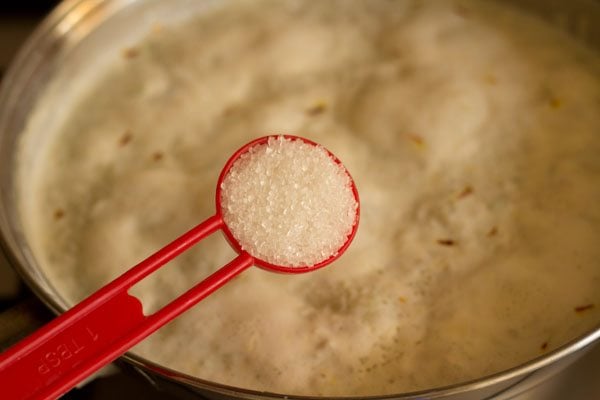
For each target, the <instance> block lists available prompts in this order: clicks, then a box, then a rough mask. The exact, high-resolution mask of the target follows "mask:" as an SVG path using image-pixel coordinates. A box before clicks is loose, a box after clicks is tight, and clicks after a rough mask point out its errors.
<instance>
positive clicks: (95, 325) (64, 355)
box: [0, 135, 359, 400]
mask: <svg viewBox="0 0 600 400" xmlns="http://www.w3.org/2000/svg"><path fill="white" fill-rule="evenodd" d="M284 137H286V138H288V139H293V140H302V141H304V142H305V143H308V144H311V145H314V146H317V144H316V143H314V142H311V141H310V140H307V139H304V138H299V137H296V136H289V135H284ZM268 140H269V136H265V137H262V138H259V139H256V140H254V141H252V142H250V143H248V144H246V145H245V146H244V147H242V148H241V149H239V150H238V151H237V152H235V154H233V156H232V157H231V158H230V159H229V161H227V163H226V164H225V167H224V168H223V170H222V171H221V174H220V176H219V179H218V181H217V191H216V214H215V215H214V216H212V217H210V218H208V219H207V220H206V221H204V222H202V223H201V224H199V225H197V226H195V227H194V228H192V229H191V230H190V231H188V232H186V233H184V234H183V235H182V236H180V237H178V238H177V239H175V240H174V241H173V242H171V243H169V244H168V245H166V246H165V247H163V248H162V249H160V250H158V251H157V252H156V253H154V254H152V255H151V256H150V257H148V258H146V259H145V260H143V261H142V262H140V263H139V264H137V265H136V266H134V267H133V268H131V269H129V270H128V271H127V272H125V273H124V274H123V275H121V276H119V277H118V278H116V279H115V280H113V281H112V282H110V283H108V284H107V285H106V286H104V287H102V288H101V289H100V290H98V291H97V292H95V293H94V294H92V295H91V296H89V297H88V298H86V299H85V300H83V301H82V302H81V303H79V304H77V305H75V306H74V307H73V308H71V309H70V310H68V311H67V312H65V313H64V314H62V315H60V316H59V317H57V318H55V319H54V320H53V321H51V322H50V323H48V324H47V325H45V326H43V327H42V328H40V329H39V330H38V331H36V332H34V333H33V334H32V335H31V336H28V337H26V338H25V339H24V340H22V341H21V342H19V343H17V344H16V345H15V346H13V347H11V348H10V349H8V350H7V351H6V352H4V353H3V354H0V388H1V390H2V398H3V399H5V400H10V399H19V400H23V399H50V398H56V397H58V396H60V395H62V394H64V393H65V392H66V391H68V390H69V389H71V388H72V387H73V386H75V385H76V384H77V383H78V382H80V381H82V380H83V379H84V378H86V377H88V376H89V375H91V374H92V373H94V372H95V371H97V370H98V369H100V368H101V367H103V366H104V365H106V364H108V363H110V362H111V361H113V360H114V359H116V358H117V357H119V356H120V355H122V354H123V353H125V352H126V351H127V350H128V349H129V348H131V347H132V346H134V345H135V344H137V343H138V342H140V341H141V340H142V339H144V338H145V337H147V336H148V335H150V334H151V333H152V332H154V331H156V330H157V329H158V328H160V327H161V326H163V325H165V324H166V323H167V322H169V321H171V320H172V319H173V318H176V317H177V316H178V315H180V314H181V313H183V312H184V311H186V310H187V309H189V308H190V307H192V306H193V305H195V304H196V303H198V302H199V301H200V300H202V299H204V298H205V297H206V296H208V295H209V294H211V293H213V292H214V291H215V290H217V289H218V288H220V287H221V286H223V285H224V284H225V283H227V282H228V281H229V280H231V279H232V278H233V277H235V276H236V275H237V274H239V273H240V272H242V271H244V270H245V269H247V268H249V267H250V266H252V265H257V266H259V267H261V268H264V269H266V270H269V271H276V272H284V273H302V272H308V271H313V270H315V269H318V268H321V267H324V266H326V265H328V264H330V263H331V262H332V261H334V260H335V259H337V258H338V257H339V256H340V255H341V254H342V253H343V252H344V251H345V250H346V249H347V248H348V246H349V245H350V242H351V241H352V239H353V238H354V235H355V234H356V229H357V227H358V218H359V209H358V208H357V210H356V220H355V223H354V226H353V228H352V231H351V233H350V235H349V236H348V238H347V240H346V242H345V243H344V244H343V245H342V246H341V247H340V249H339V251H338V252H337V253H336V254H334V255H333V256H331V257H330V258H328V259H326V260H324V261H322V262H320V263H318V264H316V265H312V266H302V267H286V266H280V265H274V264H270V263H268V262H265V261H264V260H261V259H258V258H255V257H253V256H251V255H250V254H248V253H247V252H246V251H244V250H243V249H242V248H241V245H240V244H239V243H238V242H237V241H236V239H235V238H234V236H233V235H232V234H231V232H230V230H229V228H228V227H227V225H226V224H225V223H224V221H223V218H222V217H221V215H222V213H221V182H222V181H223V179H224V178H225V176H226V175H227V173H228V171H229V170H230V168H231V167H232V165H233V164H234V162H235V161H236V160H237V159H238V158H239V157H240V155H242V154H243V153H245V152H247V151H248V150H249V149H250V148H251V147H253V146H256V145H262V144H266V143H267V141H268ZM329 155H330V156H331V158H332V159H333V160H334V161H335V162H337V163H338V164H340V165H341V162H340V161H339V160H338V159H337V158H336V157H335V156H334V155H333V154H331V153H329ZM348 176H350V175H349V174H348ZM350 182H351V185H352V191H353V193H354V197H355V199H356V202H357V203H358V204H359V201H358V192H357V190H356V186H355V185H354V182H353V181H352V178H350ZM219 229H220V230H222V231H223V232H224V234H225V236H226V237H227V239H228V241H229V243H230V244H231V245H232V246H233V248H234V249H235V250H236V252H237V253H238V256H237V257H236V258H235V259H234V260H233V261H231V262H230V263H229V264H227V265H225V266H224V267H222V268H221V269H219V270H217V271H216V272H215V273H213V274H212V275H210V276H209V277H207V278H206V279H204V280H203V281H202V282H200V283H198V284H196V285H195V286H194V287H192V288H191V289H189V290H188V291H187V292H185V293H184V294H182V295H181V296H179V297H178V298H176V299H175V300H173V301H172V302H170V303H169V304H167V305H166V306H164V307H163V308H161V309H160V310H158V311H156V312H154V313H153V314H150V315H144V314H143V312H142V303H141V302H140V301H139V300H138V298H136V297H134V296H132V295H130V294H129V293H128V290H129V289H130V288H131V287H132V286H133V285H135V284H136V283H138V282H139V281H141V280H142V279H143V278H145V277H146V276H148V275H150V274H151V273H153V272H154V271H156V270H157V269H158V268H160V267H162V266H163V265H164V264H166V263H167V262H169V261H170V260H172V259H173V258H175V257H177V256H178V255H179V254H181V253H183V252H184V251H185V250H187V249H189V248H190V247H191V246H193V245H194V244H196V243H197V242H199V241H200V240H202V239H203V238H204V237H206V236H208V235H210V234H212V233H214V232H215V231H217V230H219Z"/></svg>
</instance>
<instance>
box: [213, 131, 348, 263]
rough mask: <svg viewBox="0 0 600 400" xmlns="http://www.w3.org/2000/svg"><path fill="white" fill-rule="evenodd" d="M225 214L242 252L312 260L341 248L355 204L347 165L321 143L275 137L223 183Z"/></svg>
mask: <svg viewBox="0 0 600 400" xmlns="http://www.w3.org/2000/svg"><path fill="white" fill-rule="evenodd" d="M221 190H222V192H221V206H222V212H223V220H224V221H225V224H226V225H227V226H228V227H229V229H230V231H231V233H232V235H233V237H235V238H236V239H237V242H238V243H239V244H240V246H241V247H242V249H243V250H246V251H247V252H248V253H249V254H250V255H251V256H253V257H255V258H259V259H261V260H264V261H266V262H268V263H270V264H274V265H278V266H284V267H302V266H309V267H311V266H315V265H317V264H319V263H322V262H323V261H326V260H328V259H329V258H331V257H333V256H335V255H337V254H338V251H339V250H340V249H341V248H342V246H344V244H345V243H346V242H347V241H348V236H350V233H351V232H352V227H353V226H354V224H355V222H356V211H357V208H358V203H357V202H356V199H355V198H354V193H353V192H352V182H351V181H350V177H349V176H348V173H347V172H346V169H345V168H344V167H343V165H340V164H338V163H337V162H336V161H335V160H334V159H333V158H332V157H331V156H330V155H329V153H327V150H325V149H324V148H323V147H320V146H315V145H312V144H308V143H305V142H303V141H302V140H299V139H286V138H284V137H283V136H278V137H276V138H274V137H270V138H269V139H268V142H267V143H265V144H261V145H256V146H252V147H250V148H249V149H248V150H247V151H246V152H245V153H244V154H242V155H241V156H240V157H239V158H238V159H237V160H236V161H235V163H234V164H233V165H232V166H231V168H230V169H229V171H228V172H227V174H226V175H225V178H224V179H223V182H222V183H221Z"/></svg>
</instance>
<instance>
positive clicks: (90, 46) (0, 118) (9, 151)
mask: <svg viewBox="0 0 600 400" xmlns="http://www.w3.org/2000/svg"><path fill="white" fill-rule="evenodd" d="M221 1H226V0H221ZM218 2H219V1H218V0H169V1H166V0H165V1H161V0H146V1H144V0H106V1H101V0H69V1H65V2H63V3H62V4H61V5H60V6H58V7H57V8H56V9H55V10H54V12H53V13H52V14H51V15H50V16H49V17H48V18H46V20H45V21H44V22H43V23H42V24H41V25H40V26H39V27H38V29H37V30H36V31H35V33H34V34H33V35H32V36H31V37H30V38H29V41H28V42H27V44H26V45H25V46H24V47H23V48H22V50H21V52H20V54H19V56H18V57H17V59H16V61H15V62H14V64H13V65H12V68H11V69H10V70H9V72H8V74H7V75H6V78H5V80H4V83H3V88H2V92H1V94H0V165H1V166H0V187H1V192H0V230H1V233H2V239H3V245H4V248H5V250H6V252H7V254H8V256H9V257H10V259H11V261H12V262H13V265H14V267H15V268H16V269H17V271H18V272H19V273H20V274H21V276H22V277H23V279H24V280H25V281H26V282H27V283H28V284H29V286H30V287H31V288H32V289H33V290H34V292H35V293H36V295H37V296H39V298H40V299H42V300H43V301H44V302H45V303H46V304H47V305H48V306H49V307H50V308H51V309H52V310H53V311H55V312H56V313H60V312H62V311H64V310H65V309H66V307H67V305H66V303H65V301H64V300H63V299H62V298H61V296H60V294H59V293H57V292H56V291H55V290H54V288H53V287H52V285H51V284H50V283H49V282H48V281H47V280H46V278H45V276H44V274H43V273H42V272H41V270H40V269H39V267H38V265H37V263H36V260H35V257H34V255H33V253H32V251H31V249H30V247H29V245H28V243H27V240H26V238H25V235H24V231H23V228H22V222H21V220H20V218H19V205H18V201H17V200H18V199H17V198H16V193H17V191H16V189H15V188H16V185H17V184H18V182H19V180H20V177H19V176H17V172H16V171H17V168H16V162H17V160H16V156H15V155H16V153H17V148H18V146H21V145H23V143H22V140H21V139H22V138H21V135H22V133H23V131H24V129H25V127H26V125H27V124H28V123H29V122H30V121H29V119H30V117H31V115H32V110H33V109H34V107H35V106H36V104H37V103H38V101H40V99H41V98H43V97H47V96H54V98H55V99H58V101H57V102H56V103H55V104H56V108H54V109H52V110H47V112H46V113H42V114H41V115H37V116H36V118H40V119H41V121H37V123H38V124H40V125H42V126H44V125H45V124H48V126H50V125H52V124H55V123H58V122H57V121H58V120H60V115H61V110H62V109H64V108H65V105H64V104H63V103H62V102H61V101H60V93H62V92H66V91H71V92H76V91H77V90H79V88H78V87H77V85H76V83H75V82H74V81H73V80H72V79H71V78H72V77H73V76H77V77H80V78H81V79H80V80H82V79H83V77H88V76H92V75H93V74H94V73H95V71H96V70H97V69H98V68H101V66H102V64H103V57H102V55H103V54H106V53H107V52H110V51H118V50H117V49H121V48H123V47H126V46H127V44H128V43H134V42H135V39H136V38H137V37H139V36H140V35H142V34H143V33H144V32H147V31H148V28H149V26H150V25H151V24H152V23H153V21H154V16H156V15H161V18H162V19H163V20H164V19H165V18H168V19H177V18H179V17H180V16H181V15H183V14H184V13H185V14H187V13H189V12H190V10H192V9H193V10H194V12H202V9H204V8H207V7H211V6H212V5H213V4H215V3H218ZM514 3H516V4H515V5H516V6H518V7H521V8H523V9H524V10H526V11H527V12H531V13H535V14H538V15H540V16H541V17H542V18H545V19H547V20H549V21H550V22H551V23H553V24H555V25H557V26H559V27H560V28H561V29H563V30H565V31H567V32H568V33H569V34H571V35H573V36H575V37H576V38H577V39H578V40H581V41H584V42H587V44H588V45H592V46H595V47H596V48H600V2H598V1H595V0H577V1H575V0H572V1H570V2H564V1H561V0H552V1H534V0H527V1H525V0H521V1H515V2H514ZM39 138H42V139H41V141H40V139H39ZM43 138H44V136H43V135H41V136H39V137H38V139H37V141H36V142H35V143H33V142H31V141H29V142H28V141H27V140H25V144H26V145H27V146H29V147H31V149H30V150H28V157H27V158H26V162H25V165H24V166H22V167H21V170H22V171H25V175H26V171H27V169H28V168H29V165H28V163H30V164H32V163H34V162H35V155H36V148H40V147H41V146H43V145H44V142H43ZM599 339H600V327H598V328H597V329H595V330H592V331H591V332H588V333H587V334H586V335H583V336H581V337H579V338H576V339H574V340H573V341H571V342H570V343H567V344H565V345H564V346H562V347H560V348H558V349H556V350H554V351H552V352H550V353H548V354H545V355H543V356H541V357H539V358H537V359H535V360H532V361H530V362H528V363H525V364H523V365H519V366H515V367H514V368H512V369H509V370H506V371H503V372H500V373H497V374H494V375H491V376H487V377H483V378H481V379H478V380H475V381H471V382H465V383H461V384H456V385H452V386H448V387H443V388H436V389H432V390H429V391H423V392H419V393H406V394H397V395H392V396H379V397H372V399H424V398H447V399H459V398H460V399H484V398H489V397H491V396H494V395H499V396H500V397H499V398H510V396H512V395H515V394H517V393H519V392H522V391H523V390H526V389H527V388H529V387H532V386H534V385H536V384H537V383H539V382H541V381H542V380H544V379H546V378H548V377H550V376H552V375H553V374H554V373H556V372H557V371H559V370H561V369H562V368H564V367H565V366H567V365H569V364H570V363H572V362H573V361H574V360H576V359H577V358H579V357H580V356H581V355H582V354H583V353H584V352H585V351H586V350H587V349H589V348H590V347H591V345H592V344H593V343H594V342H596V341H598V340H599ZM123 360H125V361H126V362H127V363H128V365H129V366H131V367H132V368H134V369H136V370H138V371H139V372H140V373H142V374H143V375H144V376H146V378H147V379H148V380H149V381H150V382H151V383H153V384H155V385H158V386H160V387H167V388H169V390H171V391H175V392H177V393H179V394H182V395H184V396H191V397H194V396H196V395H197V394H201V395H203V396H205V397H208V398H211V399H230V398H237V399H284V398H285V399H309V398H312V399H321V398H319V397H299V396H284V395H280V394H272V393H262V392H253V391H249V390H243V389H238V388H234V387H227V386H224V385H220V384H216V383H213V382H207V381H204V380H201V379H198V378H196V377H193V376H188V375H185V374H182V373H179V372H177V371H173V370H169V369H167V368H165V367H162V366H160V365H156V364H154V363H152V362H150V361H148V360H146V359H143V358H141V357H138V356H136V355H134V354H127V355H125V356H123Z"/></svg>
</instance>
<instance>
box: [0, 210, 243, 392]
mask: <svg viewBox="0 0 600 400" xmlns="http://www.w3.org/2000/svg"><path fill="white" fill-rule="evenodd" d="M222 226H223V221H222V219H221V218H220V217H218V216H214V217H211V218H209V219H208V220H206V221H205V222H203V223H201V224H199V225H197V226H196V227H194V228H192V229H191V230H190V231H189V232H187V233H185V234H184V235H182V236H181V237H179V238H177V239H176V240H174V241H173V242H171V243H170V244H168V245H167V246H165V247H164V248H162V249H161V250H159V251H157V252H156V253H154V254H153V255H151V256H150V257H148V258H147V259H145V260H144V261H142V262H140V263H139V264H138V265H136V266H134V267H133V268H131V269H130V270H128V271H127V272H125V273H124V274H123V275H121V276H119V277H118V278H117V279H115V280H114V281H112V282H110V283H109V284H107V285H106V286H104V287H103V288H101V289H100V290H98V291H97V292H95V293H94V294H92V295H91V296H90V297H88V298H86V299H85V300H83V301H82V302H81V303H79V304H77V305H76V306H75V307H73V308H71V309H70V310H69V311H67V312H65V313H64V314H62V315H61V316H59V317H57V318H56V319H54V320H53V321H51V322H50V323H49V324H47V325H45V326H44V327H42V328H41V329H39V330H38V331H36V332H34V333H33V334H32V335H31V336H28V337H27V338H25V339H24V340H23V341H21V342H19V343H17V344H16V345H15V346H13V347H11V348H10V349H8V350H7V351H6V352H5V353H3V354H1V355H0V388H1V391H2V394H1V397H2V399H5V400H11V399H19V400H21V399H31V400H33V399H52V398H56V397H58V396H60V395H62V394H64V393H65V392H66V391H67V390H69V389H70V388H72V387H73V386H75V385H76V384H77V383H78V382H80V381H81V380H83V379H84V378H86V377H87V376H89V375H91V374H92V373H93V372H95V371H96V370H98V369H100V368H101V367H102V366H104V365H106V364H108V363H110V362H111V361H113V360H114V359H116V358H117V357H118V356H120V355H121V354H123V353H125V352H126V351H127V350H128V349H129V348H131V347H132V346H134V345H135V344H136V343H138V342H139V341H141V340H142V339H144V338H145V337H147V336H148V335H150V334H151V333H152V332H154V331H155V330H157V329H158V328H160V327H161V326H163V325H164V324H166V323H167V322H169V321H170V320H172V319H173V318H175V317H177V316H178V315H179V314H181V313H183V312H184V311H185V310H187V309H189V308H190V307H192V306H193V305H194V304H196V303H198V302H199V301H200V300H202V299H203V298H205V297H206V296H208V295H209V294H211V293H212V292H214V291H215V290H217V289H218V288H220V287H221V286H222V285H224V284H225V283H226V282H227V281H229V280H230V279H231V278H233V277H234V276H236V275H237V274H239V273H240V272H242V271H243V270H245V269H246V268H248V267H250V266H252V264H253V263H254V259H253V258H252V257H251V256H250V255H249V254H248V253H246V252H242V253H241V254H240V255H239V256H238V257H237V258H235V259H234V260H233V261H231V262H230V263H229V264H227V265H225V266H224V267H222V268H221V269H219V270H218V271H216V272H215V273H213V274H212V275H210V276H209V277H208V278H206V279H205V280H203V281H202V282H200V283H198V284H197V285H196V286H194V287H193V288H191V289H190V290H188V291H187V292H185V293H184V294H183V295H181V296H179V297H178V298H177V299H175V300H173V301H172V302H171V303H169V304H167V305H166V306H164V307H163V308H162V309H160V310H159V311H157V312H155V313H154V314H151V315H148V316H145V315H144V314H143V312H142V304H141V302H140V301H139V300H138V299H137V298H136V297H134V296H131V295H130V294H129V293H127V291H128V290H129V289H130V288H131V287H132V286H133V285H134V284H135V283H137V282H139V281H140V280H141V279H143V278H144V277H146V276H147V275H149V274H150V273H152V272H153V271H155V270H157V269H158V268H160V267H161V266H162V265H164V264H165V263H167V262H168V261H170V260H171V259H173V258H174V257H176V256H177V255H178V254H181V253H182V252H183V251H185V250H187V249H188V248H189V247H191V246H192V245H194V244H195V243H197V242H198V241H200V240H201V239H203V238H204V237H206V236H208V235H210V234H211V233H213V232H215V231H216V230H218V229H220V228H222Z"/></svg>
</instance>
